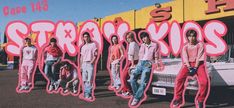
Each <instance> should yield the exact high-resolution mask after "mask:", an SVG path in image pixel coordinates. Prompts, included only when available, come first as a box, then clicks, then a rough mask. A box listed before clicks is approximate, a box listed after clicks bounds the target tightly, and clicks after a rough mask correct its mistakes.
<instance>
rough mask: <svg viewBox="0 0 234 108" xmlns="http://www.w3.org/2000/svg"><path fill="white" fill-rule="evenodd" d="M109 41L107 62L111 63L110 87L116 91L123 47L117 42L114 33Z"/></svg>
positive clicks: (118, 83) (119, 85)
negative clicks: (110, 43) (110, 42)
mask: <svg viewBox="0 0 234 108" xmlns="http://www.w3.org/2000/svg"><path fill="white" fill-rule="evenodd" d="M111 41H112V45H111V46H110V53H109V54H110V56H109V62H110V64H111V72H110V73H111V74H110V76H111V81H112V84H111V86H110V89H111V90H114V91H117V90H119V88H120V87H121V80H120V71H121V70H120V64H121V61H122V59H123V57H124V49H123V46H122V45H121V44H120V43H119V40H118V37H117V36H116V35H113V36H112V37H111Z"/></svg>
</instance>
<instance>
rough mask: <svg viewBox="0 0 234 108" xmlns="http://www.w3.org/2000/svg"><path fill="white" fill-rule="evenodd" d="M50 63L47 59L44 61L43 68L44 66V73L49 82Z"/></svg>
mask: <svg viewBox="0 0 234 108" xmlns="http://www.w3.org/2000/svg"><path fill="white" fill-rule="evenodd" d="M51 65H52V64H51V62H49V61H47V62H46V63H45V68H44V72H45V75H46V76H47V78H48V79H49V80H50V83H51Z"/></svg>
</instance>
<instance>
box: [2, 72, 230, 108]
mask: <svg viewBox="0 0 234 108" xmlns="http://www.w3.org/2000/svg"><path fill="white" fill-rule="evenodd" d="M17 72H18V71H17V70H0V108H128V99H123V98H121V97H118V96H116V95H115V93H114V92H113V91H109V90H108V89H107V83H108V81H109V80H110V79H109V75H108V72H107V71H99V72H98V73H97V77H96V85H97V88H96V90H95V97H96V101H94V102H86V101H83V100H81V99H79V97H78V96H71V95H69V96H62V95H60V94H48V93H47V92H46V90H45V86H46V82H43V81H39V82H36V84H35V88H34V89H33V90H32V91H31V92H30V93H22V94H18V93H16V89H15V88H16V86H17V81H18V76H17ZM211 91H212V92H211V93H210V96H209V98H208V100H207V108H234V98H233V97H234V88H225V89H224V88H216V89H212V90H211ZM194 97H195V96H190V95H188V96H186V97H185V99H186V104H185V106H184V107H183V108H195V106H194V103H193V102H194ZM172 98H173V94H167V96H155V95H151V94H150V93H149V94H148V98H147V100H146V101H145V102H143V103H142V105H141V106H140V108H169V104H170V101H171V99H172Z"/></svg>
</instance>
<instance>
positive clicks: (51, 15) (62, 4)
mask: <svg viewBox="0 0 234 108" xmlns="http://www.w3.org/2000/svg"><path fill="white" fill-rule="evenodd" d="M43 1H44V0H0V9H1V11H0V36H1V37H0V43H1V41H2V40H3V33H4V30H5V27H6V25H7V24H8V23H9V22H11V21H14V20H22V21H24V22H26V23H27V24H30V23H31V22H33V21H37V20H51V21H53V22H57V21H58V20H63V21H68V20H69V21H73V22H74V23H77V22H81V21H85V20H88V19H93V18H94V17H96V18H103V17H105V16H109V15H112V14H116V13H120V12H124V11H129V10H134V9H136V10H137V9H141V8H143V7H147V6H151V5H154V4H155V3H164V2H168V1H171V0H47V3H48V10H47V11H44V10H41V11H40V12H39V11H35V12H32V4H34V6H35V4H37V3H38V2H39V3H40V5H41V6H42V7H43ZM5 7H8V9H9V11H10V10H14V9H16V8H17V7H26V13H19V14H15V15H11V14H9V15H7V16H5V15H4V8H5Z"/></svg>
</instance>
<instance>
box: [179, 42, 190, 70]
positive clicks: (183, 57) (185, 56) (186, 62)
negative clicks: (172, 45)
mask: <svg viewBox="0 0 234 108" xmlns="http://www.w3.org/2000/svg"><path fill="white" fill-rule="evenodd" d="M181 56H182V57H181V58H182V59H183V61H184V64H185V65H186V66H187V67H188V68H191V66H190V64H189V59H188V53H187V45H185V46H184V47H183V49H182V55H181Z"/></svg>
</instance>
